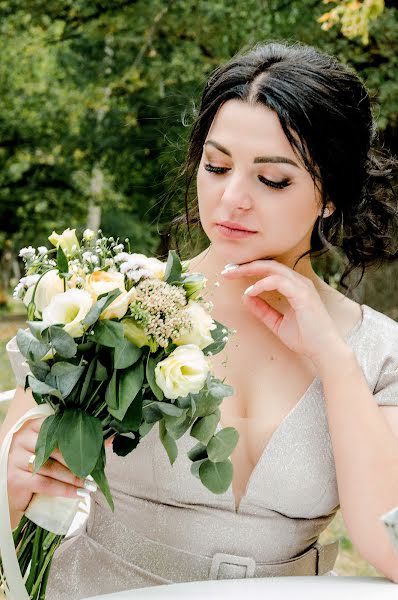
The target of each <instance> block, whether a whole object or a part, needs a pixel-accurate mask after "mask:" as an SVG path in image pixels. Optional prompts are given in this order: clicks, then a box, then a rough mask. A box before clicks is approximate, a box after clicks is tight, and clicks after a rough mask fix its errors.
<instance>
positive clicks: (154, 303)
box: [0, 229, 239, 600]
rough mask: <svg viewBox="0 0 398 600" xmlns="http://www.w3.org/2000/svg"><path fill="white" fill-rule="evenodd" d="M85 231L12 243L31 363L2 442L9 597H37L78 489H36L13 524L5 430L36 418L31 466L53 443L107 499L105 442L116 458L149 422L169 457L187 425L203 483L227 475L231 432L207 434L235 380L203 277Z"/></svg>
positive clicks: (21, 340) (20, 339) (2, 526)
mask: <svg viewBox="0 0 398 600" xmlns="http://www.w3.org/2000/svg"><path fill="white" fill-rule="evenodd" d="M98 235H99V237H97V235H96V234H95V233H94V232H93V231H91V230H86V231H85V232H84V234H83V238H82V240H81V241H80V242H79V240H78V239H77V237H76V233H75V230H70V229H67V230H66V231H64V232H63V233H62V234H61V235H59V234H56V233H55V232H53V234H52V235H51V236H50V237H49V241H50V242H51V243H52V244H53V246H54V247H53V248H52V249H48V248H47V247H44V246H43V247H39V248H38V249H37V250H36V249H34V248H32V247H29V248H24V249H22V250H21V252H20V256H21V257H22V258H23V260H24V262H25V267H26V276H25V277H23V278H22V279H21V281H20V282H19V284H18V285H17V287H16V289H15V293H14V295H15V296H16V297H18V298H20V299H22V300H23V302H24V303H25V305H26V307H27V313H28V320H27V325H28V329H25V330H22V329H20V330H19V331H18V333H17V336H16V340H17V344H18V348H19V350H20V352H21V354H22V355H23V356H24V357H25V359H26V363H27V365H28V367H29V370H30V373H29V374H28V375H27V377H26V382H25V389H27V388H30V389H31V391H32V395H33V398H34V399H35V401H36V403H37V407H36V408H34V409H32V410H31V411H29V412H28V413H27V414H26V415H24V416H23V417H22V418H21V419H20V421H18V423H16V425H15V426H14V428H13V429H12V430H11V431H10V432H9V434H8V436H7V437H6V439H5V441H4V443H3V446H2V448H1V452H0V478H1V479H0V481H1V486H0V494H1V502H0V507H1V506H2V507H3V508H2V509H1V511H2V513H3V514H1V515H0V552H1V563H0V574H1V579H2V582H3V587H4V589H5V591H6V594H7V595H8V597H9V598H12V599H15V600H25V599H28V598H32V599H42V598H45V589H46V582H47V578H48V574H49V569H50V566H51V560H52V556H53V554H54V552H55V550H56V548H57V547H58V546H59V544H60V543H61V541H62V539H63V538H64V536H65V535H66V533H67V532H68V530H69V527H70V525H71V523H72V521H73V519H74V517H75V516H76V513H77V511H78V510H79V499H78V498H77V499H76V500H74V499H69V498H54V497H50V496H46V495H44V494H35V495H34V496H33V498H32V500H31V502H30V504H29V506H28V508H27V510H26V512H25V515H24V516H23V518H22V519H21V521H20V523H19V525H18V527H17V528H16V529H15V530H14V531H13V532H11V525H10V518H9V513H8V498H7V457H8V451H9V446H10V443H11V439H12V435H13V434H14V433H15V431H17V430H18V429H19V427H21V426H22V424H23V423H24V422H25V421H26V420H27V419H30V418H37V417H42V416H45V417H46V418H45V420H44V421H43V424H42V426H41V429H40V433H39V436H38V440H37V444H36V449H35V460H34V472H37V471H38V470H39V469H40V468H41V466H42V465H43V464H44V463H45V462H46V461H47V460H48V459H49V457H50V456H51V454H52V452H53V451H54V450H55V449H56V448H59V450H60V451H61V453H62V455H63V457H64V459H65V461H66V463H67V465H68V467H69V468H70V470H71V471H72V472H73V473H74V474H75V475H76V476H77V477H79V478H82V479H84V478H92V479H93V480H94V481H95V482H96V484H97V485H98V487H99V489H100V490H101V492H102V493H103V494H104V496H105V497H106V499H107V502H108V503H109V506H110V507H111V508H112V509H113V501H112V495H111V492H110V489H109V486H108V482H107V478H106V474H105V466H106V455H105V449H104V441H105V440H107V439H109V438H112V447H113V451H114V452H116V454H117V455H119V456H126V455H127V454H129V453H130V452H132V451H133V450H134V449H135V448H136V447H137V445H138V444H139V442H140V440H141V438H142V437H144V436H145V435H146V434H147V433H148V432H149V431H150V430H151V429H152V427H153V426H154V425H155V424H156V423H157V424H158V428H159V438H160V441H161V443H162V445H163V446H164V448H165V451H166V452H167V455H168V458H169V460H170V463H171V464H173V462H174V461H175V459H176V457H177V453H178V448H177V444H176V440H178V438H180V437H181V436H183V435H184V434H185V433H186V432H188V430H189V433H190V435H191V436H192V437H193V438H195V440H196V443H194V446H193V447H192V449H191V450H190V451H189V453H188V456H189V459H190V460H191V461H192V466H191V471H192V474H193V475H194V476H196V477H198V478H199V479H200V481H201V482H202V483H203V485H204V486H206V487H207V488H208V489H209V490H210V491H211V492H213V493H216V494H219V493H223V492H224V491H226V489H227V488H228V487H229V485H230V484H231V481H232V474H233V466H232V463H231V461H230V459H229V456H230V454H231V452H232V451H233V450H234V448H235V446H236V444H237V441H238V437H239V436H238V432H237V431H236V430H235V429H234V428H232V427H226V428H223V429H221V430H220V431H219V432H217V433H216V429H217V425H218V423H219V419H220V410H219V405H220V404H221V402H222V400H223V398H224V397H226V396H230V395H232V394H233V389H232V388H231V387H230V386H229V385H226V384H225V383H224V382H223V381H220V380H218V379H216V378H215V377H214V376H213V375H212V374H211V364H210V358H209V357H210V356H211V355H212V354H216V353H218V352H220V351H221V350H222V349H223V348H224V346H225V343H226V342H227V340H228V334H230V333H234V330H229V329H228V328H226V327H224V326H223V325H222V324H221V323H219V322H217V321H214V320H213V319H212V318H211V316H210V314H209V310H210V309H211V308H212V306H211V303H209V302H206V301H205V299H204V297H203V295H202V291H203V289H204V287H205V285H206V279H205V277H204V276H203V275H201V274H200V273H189V272H188V264H187V262H185V263H182V262H181V261H180V260H179V257H178V255H177V254H176V252H174V251H170V252H169V254H168V259H167V262H162V261H160V260H158V259H156V258H151V257H147V256H145V255H143V254H138V253H132V252H130V245H129V242H128V240H126V243H127V244H128V247H126V246H125V244H122V243H119V240H114V239H113V238H106V237H103V236H102V234H101V232H99V234H98Z"/></svg>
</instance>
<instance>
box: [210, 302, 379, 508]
mask: <svg viewBox="0 0 398 600" xmlns="http://www.w3.org/2000/svg"><path fill="white" fill-rule="evenodd" d="M359 306H360V308H361V318H360V319H359V320H358V321H357V322H356V323H355V325H354V326H353V327H352V328H351V329H350V331H349V332H348V333H346V334H345V336H343V339H344V341H345V342H348V341H349V340H350V339H351V338H352V336H353V335H354V334H355V333H357V331H358V330H360V329H361V328H362V325H363V322H364V319H365V312H366V311H365V307H366V308H367V304H360V305H359ZM319 381H320V378H319V375H317V376H316V377H315V378H314V379H313V380H312V381H311V383H310V385H309V386H308V387H307V389H306V390H305V392H304V394H303V395H302V396H301V397H300V398H299V400H298V401H297V402H296V403H295V404H294V406H293V407H292V408H291V410H290V411H289V412H288V413H287V414H286V415H285V416H284V417H283V419H282V420H281V422H280V423H279V425H278V427H277V428H276V429H275V430H274V431H273V433H272V434H271V437H270V438H269V440H268V443H267V444H266V446H265V447H264V449H263V451H262V452H261V454H260V458H259V459H258V461H257V462H256V464H255V465H254V467H253V469H252V471H251V473H250V475H249V478H248V480H247V483H246V486H245V491H244V493H243V494H242V496H241V498H240V501H239V504H238V506H236V497H235V494H234V492H233V489H232V483H231V486H230V487H229V488H228V491H229V492H230V494H231V496H232V502H233V508H234V511H233V512H235V514H241V507H242V503H244V502H245V501H246V500H247V498H248V495H249V491H250V486H251V482H252V480H253V479H254V477H255V475H256V473H257V471H258V470H259V467H260V465H261V464H262V463H263V462H264V460H265V458H266V456H267V454H268V453H269V447H270V445H271V444H272V442H274V443H275V438H276V436H277V435H278V434H279V433H280V431H281V430H282V429H283V427H284V425H285V424H286V422H287V421H288V420H289V419H290V418H291V417H292V415H293V414H294V413H295V412H296V410H297V409H298V408H299V407H300V406H301V405H302V404H304V401H305V400H306V398H308V396H309V393H310V391H311V390H312V388H313V387H314V386H315V385H316V384H317V383H318V382H319ZM221 429H222V427H221V424H220V423H218V425H217V430H216V432H218V431H220V430H221Z"/></svg>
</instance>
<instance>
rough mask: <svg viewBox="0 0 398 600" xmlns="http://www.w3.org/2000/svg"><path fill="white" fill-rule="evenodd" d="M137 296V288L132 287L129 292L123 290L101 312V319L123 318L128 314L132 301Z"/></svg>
mask: <svg viewBox="0 0 398 600" xmlns="http://www.w3.org/2000/svg"><path fill="white" fill-rule="evenodd" d="M136 297H137V290H136V289H135V288H132V289H131V290H130V291H129V292H122V293H121V294H120V296H118V297H117V298H115V300H114V301H113V302H111V304H110V305H109V306H108V307H107V308H106V309H105V310H104V311H103V312H102V313H101V315H100V319H121V318H122V317H124V315H125V314H126V312H127V310H128V308H129V306H130V304H131V302H132V301H133V300H134V299H135V298H136Z"/></svg>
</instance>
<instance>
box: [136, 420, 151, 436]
mask: <svg viewBox="0 0 398 600" xmlns="http://www.w3.org/2000/svg"><path fill="white" fill-rule="evenodd" d="M154 425H155V422H153V423H146V422H145V421H143V422H142V423H141V425H140V428H139V429H138V433H139V434H140V436H141V437H144V436H146V435H147V433H149V432H150V431H151V429H152V427H153V426H154Z"/></svg>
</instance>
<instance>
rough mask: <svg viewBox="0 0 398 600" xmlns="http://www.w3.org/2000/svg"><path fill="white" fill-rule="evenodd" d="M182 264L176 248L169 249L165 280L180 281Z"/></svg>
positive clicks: (168, 281) (169, 281)
mask: <svg viewBox="0 0 398 600" xmlns="http://www.w3.org/2000/svg"><path fill="white" fill-rule="evenodd" d="M181 273H182V264H181V261H180V259H179V257H178V254H177V252H176V251H175V250H169V254H168V257H167V263H166V269H165V273H164V281H165V282H166V283H169V284H173V283H180V282H181Z"/></svg>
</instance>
